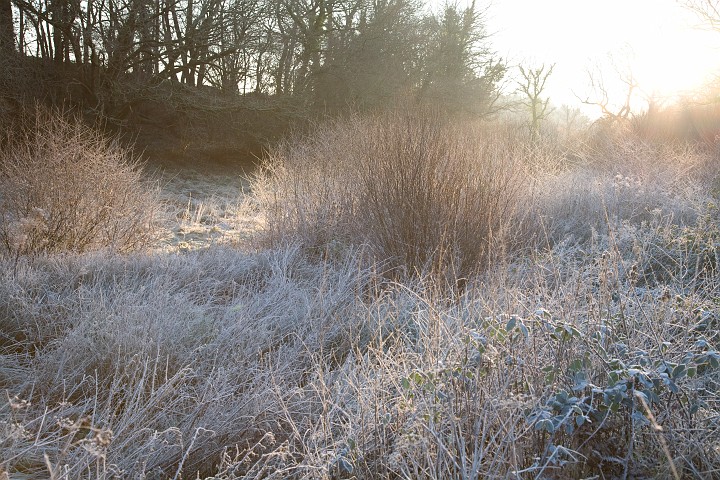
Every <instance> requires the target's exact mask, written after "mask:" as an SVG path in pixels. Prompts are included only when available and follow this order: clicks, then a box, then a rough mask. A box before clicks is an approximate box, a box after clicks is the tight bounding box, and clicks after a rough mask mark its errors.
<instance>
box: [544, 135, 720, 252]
mask: <svg viewBox="0 0 720 480" xmlns="http://www.w3.org/2000/svg"><path fill="white" fill-rule="evenodd" d="M574 155H575V156H576V157H577V161H576V163H575V164H574V165H571V166H569V167H568V168H566V169H558V170H556V171H552V172H540V173H539V175H538V177H537V178H538V182H537V184H536V185H537V194H536V196H535V199H536V202H535V209H536V212H537V217H538V218H539V219H540V220H541V223H542V228H543V230H544V234H545V235H546V236H547V238H548V239H549V240H550V243H551V244H554V243H557V242H568V241H571V242H581V243H582V242H586V241H588V240H590V239H591V238H592V236H593V235H594V234H597V233H599V234H607V233H608V232H609V231H610V230H611V229H618V228H619V227H620V226H621V225H622V224H628V225H634V226H640V225H642V224H643V223H652V222H654V221H655V220H656V219H657V218H660V217H662V218H664V219H666V220H668V221H669V222H670V223H671V224H673V225H676V226H681V225H686V224H692V223H694V222H696V221H697V220H698V219H699V217H700V216H702V215H703V214H704V213H703V212H704V205H706V204H707V203H708V202H712V201H713V198H712V189H713V185H714V184H715V182H716V180H715V179H716V178H717V176H718V166H717V161H716V159H715V157H714V156H713V154H712V152H710V151H709V150H708V149H707V148H706V147H705V146H703V145H699V144H693V143H687V142H678V141H676V142H671V141H668V142H652V141H648V140H646V139H643V138H641V137H639V136H638V135H636V134H634V133H633V132H632V131H631V130H630V129H629V128H628V127H626V126H623V125H609V126H608V125H604V126H603V125H596V127H595V129H594V130H592V131H590V132H589V133H588V135H587V139H586V142H585V144H584V145H583V146H581V147H580V148H578V149H577V151H576V152H575V153H574Z"/></svg>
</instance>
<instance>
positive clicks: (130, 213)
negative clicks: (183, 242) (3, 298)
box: [0, 107, 160, 257]
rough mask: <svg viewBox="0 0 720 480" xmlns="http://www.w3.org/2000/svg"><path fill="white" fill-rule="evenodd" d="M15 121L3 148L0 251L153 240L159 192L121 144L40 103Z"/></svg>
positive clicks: (136, 244)
mask: <svg viewBox="0 0 720 480" xmlns="http://www.w3.org/2000/svg"><path fill="white" fill-rule="evenodd" d="M18 123H19V125H18V127H17V128H16V129H13V132H14V136H13V138H10V139H9V140H8V142H7V145H6V146H5V147H4V148H3V149H2V151H0V220H1V221H0V251H2V252H4V253H6V254H10V255H12V256H15V257H18V256H22V255H28V254H35V253H39V252H45V253H56V252H64V251H69V252H77V253H80V252H86V251H89V250H94V249H98V248H111V249H113V250H116V251H119V252H127V251H130V250H134V249H138V248H141V247H144V246H147V245H148V244H149V243H150V242H152V241H153V240H154V238H155V232H154V228H155V226H156V224H157V222H158V220H159V219H160V202H159V196H158V193H159V192H158V189H157V187H156V186H155V185H153V184H152V183H151V182H149V181H146V180H145V179H144V177H143V174H142V171H141V166H140V164H139V162H138V160H137V159H135V158H133V157H132V155H131V153H130V152H129V151H128V150H127V149H126V148H124V147H122V146H121V145H120V144H119V143H118V142H117V141H114V140H111V139H108V138H106V137H105V136H104V135H103V134H101V133H99V132H98V131H96V130H94V129H92V128H90V127H88V126H87V125H85V124H83V123H82V121H80V120H79V119H77V118H73V117H70V116H67V115H64V114H62V113H60V112H54V111H45V110H42V109H41V108H39V107H38V108H36V109H34V110H32V111H30V112H29V113H26V114H25V115H24V118H23V119H22V120H20V121H19V122H18Z"/></svg>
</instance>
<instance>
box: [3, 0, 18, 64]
mask: <svg viewBox="0 0 720 480" xmlns="http://www.w3.org/2000/svg"><path fill="white" fill-rule="evenodd" d="M13 51H15V31H14V29H13V16H12V4H11V3H10V0H0V52H1V53H3V54H5V53H9V52H13Z"/></svg>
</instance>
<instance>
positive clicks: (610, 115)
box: [580, 62, 639, 121]
mask: <svg viewBox="0 0 720 480" xmlns="http://www.w3.org/2000/svg"><path fill="white" fill-rule="evenodd" d="M612 66H613V69H614V71H615V73H616V74H617V76H618V80H619V82H620V85H621V86H622V89H623V90H624V94H623V95H624V96H623V101H622V103H620V104H618V103H613V101H612V99H611V98H610V97H611V92H610V89H609V87H608V83H607V82H606V80H605V76H604V75H603V72H602V71H601V70H600V68H596V69H595V70H594V71H593V70H590V71H588V78H589V80H590V91H591V93H590V94H589V95H588V96H586V97H585V98H581V99H580V100H581V101H582V103H584V104H585V105H594V106H596V107H599V108H600V111H601V112H602V114H603V116H604V117H605V118H607V119H609V120H611V121H620V120H627V119H628V118H630V115H631V113H632V100H633V97H634V94H635V91H636V90H637V89H638V86H639V84H638V82H637V80H636V78H635V76H634V75H633V72H632V69H631V68H629V67H627V68H624V69H621V68H620V67H618V66H617V64H616V63H615V62H612Z"/></svg>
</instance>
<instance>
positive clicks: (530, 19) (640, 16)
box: [486, 0, 720, 114]
mask: <svg viewBox="0 0 720 480" xmlns="http://www.w3.org/2000/svg"><path fill="white" fill-rule="evenodd" d="M701 25H702V23H701V21H700V19H699V18H698V17H697V16H696V15H695V13H694V12H691V11H689V10H688V9H687V8H685V7H683V6H682V5H681V3H680V2H678V1H677V0H492V2H491V4H490V5H489V7H488V11H487V13H486V27H487V30H488V33H490V34H491V38H490V42H491V44H492V46H493V48H494V50H495V51H496V52H497V54H498V55H500V56H502V57H504V58H507V59H508V60H509V61H510V63H511V64H523V65H530V66H532V65H539V64H542V63H545V64H552V63H555V64H556V66H555V69H554V71H553V74H552V76H551V77H550V79H549V80H548V84H547V90H546V91H547V93H548V95H549V96H550V98H551V101H552V102H553V103H554V104H557V105H562V104H569V105H573V106H576V105H578V104H579V103H580V101H579V100H578V98H577V97H578V96H579V97H581V98H583V99H584V98H587V97H588V96H589V95H590V94H591V90H590V88H589V85H588V71H589V70H592V69H597V68H600V69H602V70H603V77H604V78H605V79H606V83H607V84H608V85H609V86H610V88H611V89H613V88H614V91H615V94H614V95H613V94H612V91H611V96H612V97H615V98H619V99H620V98H622V97H623V92H624V89H620V88H619V86H618V87H613V85H612V83H613V81H614V80H618V79H619V75H618V74H616V73H613V68H612V67H611V66H610V65H611V63H614V64H616V65H618V66H619V67H618V68H619V69H620V70H626V69H627V65H632V72H633V75H634V77H635V78H636V79H637V81H638V82H639V83H640V87H641V88H642V89H643V91H644V92H645V93H648V94H657V95H660V96H670V95H672V94H673V93H677V92H684V91H689V90H692V89H693V88H697V87H698V86H701V85H702V84H703V83H704V82H706V81H707V80H708V79H710V78H711V77H712V75H713V74H720V31H709V30H707V29H703V28H700V26H701ZM611 100H612V99H611ZM583 110H584V111H586V113H589V114H592V113H593V112H592V111H588V108H587V107H585V108H584V109H583ZM590 110H592V109H590ZM594 110H598V109H597V107H595V108H594ZM595 113H596V114H599V113H600V112H599V111H597V112H595Z"/></svg>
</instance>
